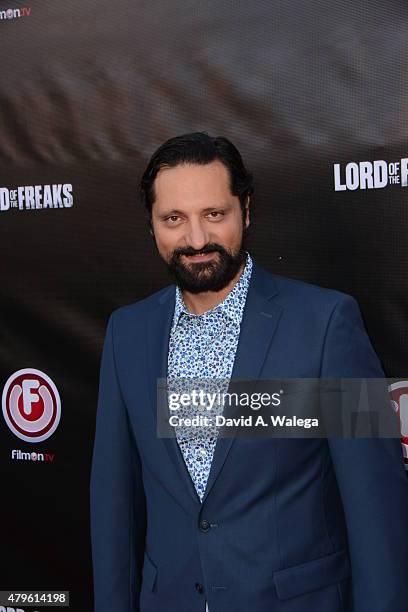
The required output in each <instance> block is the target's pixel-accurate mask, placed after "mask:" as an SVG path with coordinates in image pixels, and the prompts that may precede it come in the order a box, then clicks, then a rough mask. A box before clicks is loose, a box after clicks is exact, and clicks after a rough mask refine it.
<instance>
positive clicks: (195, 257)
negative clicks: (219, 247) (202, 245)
mask: <svg viewBox="0 0 408 612" xmlns="http://www.w3.org/2000/svg"><path fill="white" fill-rule="evenodd" d="M216 253H217V251H211V253H200V254H199V255H183V257H185V258H186V260H187V261H190V262H191V261H210V260H211V259H213V257H214V256H215V254H216Z"/></svg>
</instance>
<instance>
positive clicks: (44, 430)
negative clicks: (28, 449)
mask: <svg viewBox="0 0 408 612" xmlns="http://www.w3.org/2000/svg"><path fill="white" fill-rule="evenodd" d="M2 408H3V416H4V420H5V421H6V423H7V425H8V427H9V428H10V430H11V431H12V432H13V434H14V435H15V436H17V437H18V438H20V439H21V440H25V442H32V443H37V442H42V441H43V440H46V439H47V438H49V437H50V436H52V434H53V433H54V431H55V430H56V429H57V427H58V424H59V421H60V418H61V400H60V396H59V393H58V390H57V387H56V386H55V384H54V383H53V381H52V380H51V378H50V377H49V376H47V374H45V373H44V372H41V370H36V369H34V368H24V369H23V370H18V371H17V372H14V373H13V374H12V375H11V376H10V377H9V379H8V380H7V382H6V384H5V386H4V389H3V394H2Z"/></svg>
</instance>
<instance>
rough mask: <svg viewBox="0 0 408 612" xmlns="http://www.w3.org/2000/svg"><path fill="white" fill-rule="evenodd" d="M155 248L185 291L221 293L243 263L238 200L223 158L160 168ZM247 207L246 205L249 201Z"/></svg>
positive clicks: (156, 186) (154, 210) (156, 184)
mask: <svg viewBox="0 0 408 612" xmlns="http://www.w3.org/2000/svg"><path fill="white" fill-rule="evenodd" d="M154 190H155V195H156V199H155V202H154V203H153V207H152V227H153V232H154V237H155V241H156V246H157V249H158V251H159V253H160V255H161V257H162V258H163V259H164V261H165V262H166V264H167V268H168V270H169V271H170V273H171V274H172V276H173V277H174V278H175V281H176V283H177V284H178V285H179V287H180V288H181V289H186V290H187V291H190V292H191V293H200V292H202V291H220V290H221V289H223V288H224V287H226V286H227V285H228V283H229V282H230V281H231V280H232V279H233V278H234V277H235V276H236V274H237V272H238V270H239V269H240V266H241V264H242V263H243V262H244V261H245V250H244V244H243V243H244V240H243V238H244V229H246V228H247V227H248V225H249V212H248V213H247V217H246V221H245V228H244V224H243V220H242V209H241V205H240V201H239V198H238V197H237V196H234V195H232V194H231V192H230V187H229V175H228V170H227V168H226V167H225V166H224V164H222V163H221V162H220V161H218V160H217V161H213V162H211V163H209V164H206V165H204V166H202V165H198V164H185V165H179V166H176V167H174V168H163V169H161V170H160V171H159V172H158V174H157V176H156V179H155V182H154ZM247 206H248V205H247Z"/></svg>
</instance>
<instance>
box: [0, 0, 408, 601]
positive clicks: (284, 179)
mask: <svg viewBox="0 0 408 612" xmlns="http://www.w3.org/2000/svg"><path fill="white" fill-rule="evenodd" d="M406 9H407V7H406V3H405V2H403V1H402V0H369V1H368V0H366V1H364V2H352V1H351V0H344V1H342V2H338V1H337V0H324V1H316V2H313V3H310V2H302V1H301V0H292V2H287V1H285V0H267V1H266V0H252V1H251V2H245V1H244V0H217V1H215V0H208V1H206V2H197V1H196V0H172V1H171V2H168V1H167V0H149V2H146V1H145V0H133V1H132V2H131V1H129V0H116V1H115V2H107V1H106V0H100V1H99V2H92V1H90V0H81V1H79V0H73V1H71V2H55V0H53V1H50V0H42V1H41V2H34V1H32V0H22V1H19V0H5V1H4V0H1V1H0V246H1V257H0V267H1V277H0V279H1V284H0V293H1V295H0V305H1V319H0V321H1V323H0V391H1V394H2V407H3V414H2V415H0V418H1V424H0V466H1V467H0V470H1V476H2V477H1V483H2V495H1V534H0V541H1V543H2V544H1V560H0V567H1V571H0V589H1V590H5V589H36V590H38V589H53V590H69V591H70V594H71V600H70V601H71V609H72V610H74V611H75V612H90V611H91V609H92V571H91V554H90V541H89V509H88V503H89V502H88V499H89V493H88V486H89V470H90V460H91V453H92V442H93V435H94V425H95V411H96V400H97V386H98V375H99V364H100V356H101V348H102V342H103V337H104V333H105V327H106V322H107V318H108V315H109V314H110V312H111V311H112V310H113V309H114V308H116V307H118V306H120V305H122V304H127V303H130V302H133V301H135V300H137V299H140V298H142V297H144V296H146V295H148V294H149V293H151V292H153V291H155V290H157V289H159V288H160V287H162V286H163V285H165V284H168V283H169V278H168V276H167V273H166V270H165V268H164V265H163V263H162V261H161V260H160V258H159V256H158V254H157V253H156V250H155V246H154V243H153V240H152V238H151V236H150V234H149V233H148V228H147V224H146V219H145V215H144V211H143V210H142V207H141V205H140V203H139V200H138V180H139V178H140V174H141V172H142V170H143V168H144V165H145V164H146V161H147V159H148V158H149V157H150V155H151V153H152V152H153V151H154V149H155V148H156V147H157V146H158V145H159V144H161V143H162V142H163V141H164V140H166V139H167V138H169V137H171V136H175V135H177V134H182V133H186V132H192V131H198V130H205V131H207V132H208V133H209V134H211V135H223V136H227V137H228V138H230V139H231V140H232V141H233V142H234V143H235V144H236V146H237V147H238V148H239V150H240V151H241V153H242V155H243V157H244V159H245V161H246V164H247V166H248V167H249V169H250V170H251V171H252V172H253V174H254V175H255V186H256V191H255V196H254V200H253V208H252V228H251V238H250V243H249V247H250V251H251V253H252V254H253V256H254V257H255V258H256V259H257V260H258V261H259V262H260V263H261V264H262V265H264V266H265V267H266V268H268V269H269V270H271V271H273V272H276V273H278V274H283V275H286V276H291V277H294V278H299V279H302V280H305V281H309V282H313V283H316V284H320V285H323V286H325V287H331V288H335V289H339V290H342V291H345V292H347V293H350V294H352V295H353V296H354V297H355V298H357V300H358V302H359V304H360V306H361V310H362V313H363V316H364V319H365V322H366V325H367V329H368V332H369V335H370V337H371V340H372V343H373V345H374V347H375V349H376V351H377V352H378V354H379V356H380V358H381V360H382V362H383V365H384V368H385V370H386V373H387V376H389V377H390V378H392V379H393V380H392V382H393V383H394V385H395V386H394V387H393V390H392V393H393V399H394V401H395V404H394V407H396V408H400V410H401V413H402V412H403V411H404V410H406V411H408V302H407V293H408V280H407V279H408V276H407V268H408V240H407V224H408V204H407V194H408V190H407V189H406V186H407V181H408V141H407V135H408V134H407V132H408V121H407V102H408V100H407V94H408V84H407V70H406V66H407V61H408V51H407V45H406V40H407V35H408V17H407V10H406ZM407 441H408V440H407ZM15 607H16V608H18V607H20V608H23V609H24V610H29V609H30V610H31V609H38V606H37V607H35V608H32V607H31V608H30V607H29V606H23V605H20V606H15Z"/></svg>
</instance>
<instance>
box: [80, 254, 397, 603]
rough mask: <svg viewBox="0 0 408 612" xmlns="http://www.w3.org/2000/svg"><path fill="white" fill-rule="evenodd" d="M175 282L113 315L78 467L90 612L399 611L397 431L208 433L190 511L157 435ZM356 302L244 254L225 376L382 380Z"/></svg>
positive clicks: (181, 467)
mask: <svg viewBox="0 0 408 612" xmlns="http://www.w3.org/2000/svg"><path fill="white" fill-rule="evenodd" d="M174 299H175V286H174V285H170V286H168V287H165V288H164V289H162V290H161V291H158V292H157V293H155V294H153V295H151V296H149V297H148V298H146V299H144V300H141V301H138V302H136V303H134V304H130V305H128V306H123V307H121V308H119V309H117V310H115V311H114V312H113V313H112V315H111V316H110V318H109V322H108V327H107V332H106V338H105V344H104V349H103V355H102V362H101V373H100V385H99V400H98V409H97V423H96V435H95V443H94V451H93V462H92V472H91V536H92V537H91V539H92V555H93V568H94V592H95V612H112V611H115V612H204V609H205V603H204V602H205V599H207V600H208V606H209V610H210V612H248V611H249V610H254V611H255V612H407V610H408V566H407V560H406V559H407V553H408V484H407V480H406V475H405V470H404V465H403V459H402V451H401V444H400V441H399V440H398V439H395V438H394V439H392V438H389V439H348V440H347V439H346V440H343V439H340V438H336V439H335V438H329V439H317V438H314V439H313V438H303V439H300V438H297V439H295V438H292V439H277V438H274V439H266V438H263V439H255V438H252V439H250V438H238V437H235V438H234V437H232V438H219V439H218V441H217V445H216V449H215V454H214V459H213V463H212V466H211V471H210V475H209V480H208V483H207V489H206V492H205V496H204V499H203V503H202V504H200V502H199V499H198V497H197V494H196V492H195V489H194V486H193V483H192V481H191V478H190V476H189V474H188V471H187V468H186V466H185V464H184V460H183V457H182V455H181V452H180V450H179V447H178V444H177V440H176V439H175V438H158V437H157V436H156V418H157V417H156V379H157V378H162V377H165V376H166V366H167V350H168V338H169V332H170V325H171V321H172V316H173V310H174ZM383 376H384V374H383V371H382V369H381V366H380V363H379V361H378V358H377V357H376V355H375V353H374V351H373V349H372V347H371V345H370V342H369V339H368V337H367V334H366V332H365V330H364V327H363V323H362V320H361V316H360V313H359V309H358V306H357V304H356V302H355V300H354V299H353V298H351V297H350V296H347V295H345V294H343V293H340V292H337V291H332V290H328V289H322V288H320V287H317V286H313V285H310V284H307V283H302V282H299V281H294V280H289V279H287V278H283V277H279V276H276V275H273V274H271V273H269V272H267V271H266V270H265V269H264V268H262V267H261V266H260V265H258V264H257V263H256V262H255V261H254V267H253V272H252V278H251V283H250V286H249V291H248V296H247V301H246V305H245V309H244V314H243V319H242V325H241V334H240V339H239V344H238V349H237V353H236V358H235V363H234V369H233V372H232V377H233V378H241V379H254V378H264V379H265V378H270V379H279V378H303V377H306V378H317V377H327V378H335V377H352V378H356V377H377V378H379V377H383Z"/></svg>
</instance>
